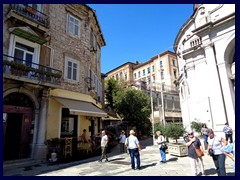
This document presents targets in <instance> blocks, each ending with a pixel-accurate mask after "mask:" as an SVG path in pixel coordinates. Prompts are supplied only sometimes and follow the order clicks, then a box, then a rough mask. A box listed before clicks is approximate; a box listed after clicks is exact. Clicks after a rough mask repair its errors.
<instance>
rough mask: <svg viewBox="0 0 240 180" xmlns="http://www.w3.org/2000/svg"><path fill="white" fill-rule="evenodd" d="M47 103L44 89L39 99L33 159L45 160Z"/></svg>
mask: <svg viewBox="0 0 240 180" xmlns="http://www.w3.org/2000/svg"><path fill="white" fill-rule="evenodd" d="M47 105H48V96H47V90H44V92H43V94H42V99H41V108H40V113H39V119H38V128H37V134H36V136H37V137H36V146H35V154H34V159H36V160H45V159H46V154H47V152H46V151H47V146H46V144H45V140H46V130H47V126H46V125H47Z"/></svg>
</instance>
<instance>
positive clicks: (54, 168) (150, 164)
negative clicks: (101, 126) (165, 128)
mask: <svg viewBox="0 0 240 180" xmlns="http://www.w3.org/2000/svg"><path fill="white" fill-rule="evenodd" d="M141 145H142V151H141V153H140V158H141V170H140V171H138V170H132V169H131V164H130V157H129V155H128V154H127V153H123V154H120V153H119V147H115V148H114V150H113V151H112V152H111V153H109V154H108V156H109V158H108V159H109V161H110V162H102V163H99V162H97V160H98V159H99V157H93V158H89V159H86V160H81V161H77V162H71V163H67V164H59V165H50V166H47V165H46V164H38V165H34V166H32V167H29V168H28V169H26V167H25V168H17V169H11V168H10V169H3V175H4V176H192V173H191V167H190V163H189V159H188V157H177V156H172V155H170V154H167V160H168V162H167V163H165V164H161V163H159V161H160V154H159V149H158V148H157V147H156V146H153V145H152V139H151V138H149V139H147V140H143V141H141ZM203 161H204V166H205V167H204V168H205V172H206V176H217V174H216V171H215V166H214V164H213V161H212V159H211V157H209V156H207V155H205V156H204V157H203ZM226 171H227V175H228V176H235V173H234V170H233V168H232V161H231V160H230V159H229V158H227V159H226ZM199 175H200V174H199Z"/></svg>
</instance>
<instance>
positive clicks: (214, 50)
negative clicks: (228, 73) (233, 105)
mask: <svg viewBox="0 0 240 180" xmlns="http://www.w3.org/2000/svg"><path fill="white" fill-rule="evenodd" d="M212 48H213V53H214V60H215V64H216V68H217V75H218V81H219V84H220V90H221V95H222V102H223V109H224V114H225V118H226V123H228V116H227V110H226V104H225V99H224V96H223V88H222V82H221V79H220V73H219V67H218V63H217V56H216V49H215V45H214V43H212Z"/></svg>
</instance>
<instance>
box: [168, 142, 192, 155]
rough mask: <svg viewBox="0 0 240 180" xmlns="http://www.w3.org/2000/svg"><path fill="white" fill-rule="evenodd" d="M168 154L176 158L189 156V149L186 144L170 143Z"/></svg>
mask: <svg viewBox="0 0 240 180" xmlns="http://www.w3.org/2000/svg"><path fill="white" fill-rule="evenodd" d="M168 153H169V154H171V155H175V156H179V157H182V156H187V155H188V148H187V146H186V145H185V144H176V143H168Z"/></svg>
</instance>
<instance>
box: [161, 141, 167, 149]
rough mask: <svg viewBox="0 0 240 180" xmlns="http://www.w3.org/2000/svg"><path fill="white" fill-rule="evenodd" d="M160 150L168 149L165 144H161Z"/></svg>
mask: <svg viewBox="0 0 240 180" xmlns="http://www.w3.org/2000/svg"><path fill="white" fill-rule="evenodd" d="M160 149H164V150H166V149H168V146H167V144H166V143H162V144H161V147H160Z"/></svg>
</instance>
